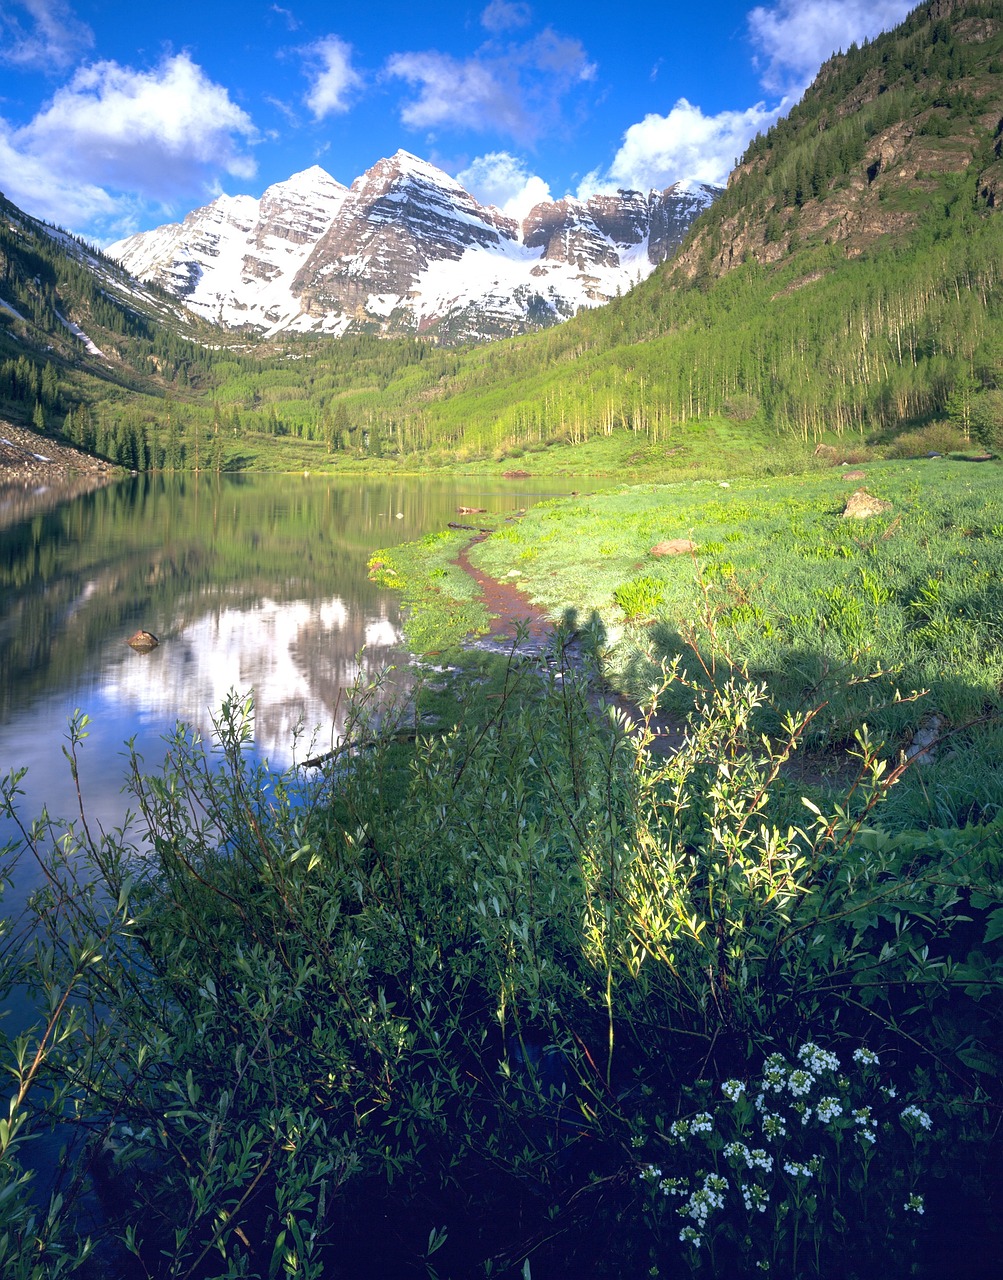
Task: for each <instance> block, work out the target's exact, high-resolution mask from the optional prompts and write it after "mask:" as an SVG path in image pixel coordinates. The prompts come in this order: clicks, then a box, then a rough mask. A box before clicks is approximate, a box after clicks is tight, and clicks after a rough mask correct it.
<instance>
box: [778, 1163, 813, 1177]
mask: <svg viewBox="0 0 1003 1280" xmlns="http://www.w3.org/2000/svg"><path fill="white" fill-rule="evenodd" d="M784 1171H785V1172H786V1173H789V1174H790V1175H791V1177H792V1178H810V1177H811V1175H812V1167H811V1163H809V1164H802V1163H801V1162H800V1161H799V1160H785V1161H784Z"/></svg>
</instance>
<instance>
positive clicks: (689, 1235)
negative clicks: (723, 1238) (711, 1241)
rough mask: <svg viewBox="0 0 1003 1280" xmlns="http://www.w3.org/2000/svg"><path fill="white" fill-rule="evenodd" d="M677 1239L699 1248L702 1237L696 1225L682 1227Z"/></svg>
mask: <svg viewBox="0 0 1003 1280" xmlns="http://www.w3.org/2000/svg"><path fill="white" fill-rule="evenodd" d="M679 1239H680V1240H681V1242H682V1243H683V1244H691V1245H692V1246H693V1248H694V1249H699V1248H700V1241H701V1239H702V1237H701V1235H700V1232H699V1231H697V1229H696V1227H683V1229H682V1231H680V1233H679Z"/></svg>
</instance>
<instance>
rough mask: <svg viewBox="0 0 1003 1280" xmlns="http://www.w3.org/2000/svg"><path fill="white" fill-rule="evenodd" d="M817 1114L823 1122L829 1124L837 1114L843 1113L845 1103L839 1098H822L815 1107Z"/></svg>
mask: <svg viewBox="0 0 1003 1280" xmlns="http://www.w3.org/2000/svg"><path fill="white" fill-rule="evenodd" d="M815 1114H816V1116H818V1118H819V1120H820V1121H821V1122H822V1124H828V1123H829V1121H830V1120H835V1119H836V1117H837V1116H841V1115H842V1114H843V1104H842V1103H841V1102H840V1100H839V1099H838V1098H832V1097H829V1098H821V1099H819V1103H818V1106H817V1107H816V1108H815Z"/></svg>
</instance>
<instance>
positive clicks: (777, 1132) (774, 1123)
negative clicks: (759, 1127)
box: [763, 1111, 787, 1138]
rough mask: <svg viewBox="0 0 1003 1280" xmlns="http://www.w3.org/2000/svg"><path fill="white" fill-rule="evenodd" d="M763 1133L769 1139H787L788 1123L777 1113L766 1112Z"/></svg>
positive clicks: (764, 1113)
mask: <svg viewBox="0 0 1003 1280" xmlns="http://www.w3.org/2000/svg"><path fill="white" fill-rule="evenodd" d="M763 1133H764V1135H765V1136H766V1137H767V1138H786V1136H787V1121H786V1120H785V1119H784V1117H783V1116H782V1115H779V1114H778V1113H777V1112H775V1111H764V1112H763Z"/></svg>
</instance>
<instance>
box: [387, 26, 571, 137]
mask: <svg viewBox="0 0 1003 1280" xmlns="http://www.w3.org/2000/svg"><path fill="white" fill-rule="evenodd" d="M595 70H596V69H595V65H594V64H593V63H592V62H590V61H589V58H588V56H587V54H586V52H585V49H584V47H583V46H582V44H581V42H580V41H579V40H575V39H572V38H569V37H567V36H562V35H559V34H558V33H557V32H556V31H553V30H552V29H551V28H549V27H548V28H547V29H546V30H544V31H541V32H540V33H539V35H536V36H534V37H533V38H532V39H531V40H527V41H524V42H523V43H521V44H513V45H508V46H505V47H504V48H502V47H498V46H496V45H494V44H490V43H489V44H488V45H485V46H484V48H482V49H481V50H479V51H478V52H477V53H476V54H475V55H474V56H473V57H470V58H462V59H461V58H454V57H453V56H452V55H451V54H447V53H440V52H438V51H437V50H429V51H427V52H423V53H398V54H394V55H393V56H392V57H391V58H390V60H389V61H388V63H387V73H388V74H389V75H390V76H393V77H396V78H398V79H401V80H405V81H406V82H407V83H408V84H409V85H411V86H413V87H415V88H416V89H417V90H418V94H417V97H415V98H414V99H412V101H410V102H407V103H405V105H404V106H403V108H402V109H401V120H402V121H403V122H404V124H406V125H408V126H410V127H411V128H414V129H431V128H439V127H441V126H448V127H452V128H458V129H472V130H475V131H492V132H498V133H504V134H508V135H509V136H510V137H513V138H515V139H517V140H518V141H520V142H523V143H529V142H532V141H533V140H534V139H535V138H537V137H539V136H540V134H542V133H544V132H547V131H549V130H551V129H553V128H554V127H555V126H556V125H557V123H558V122H559V120H560V106H561V102H562V100H563V98H564V97H565V96H566V95H567V94H568V93H570V92H571V91H572V89H574V88H575V86H577V85H579V84H581V83H583V82H585V81H589V80H592V79H593V78H594V77H595Z"/></svg>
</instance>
